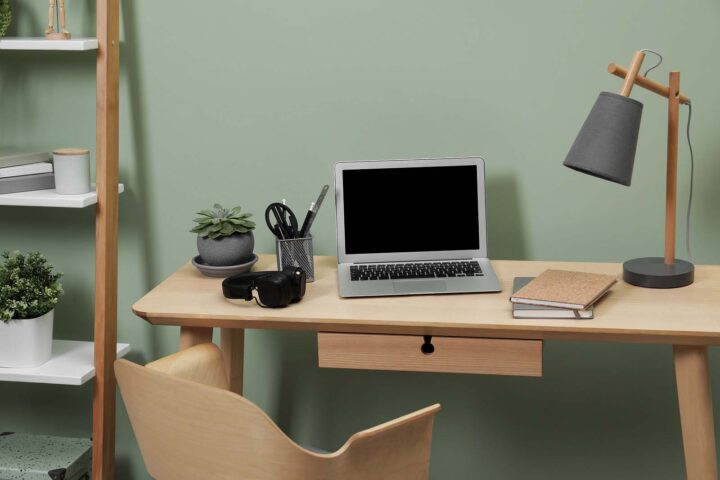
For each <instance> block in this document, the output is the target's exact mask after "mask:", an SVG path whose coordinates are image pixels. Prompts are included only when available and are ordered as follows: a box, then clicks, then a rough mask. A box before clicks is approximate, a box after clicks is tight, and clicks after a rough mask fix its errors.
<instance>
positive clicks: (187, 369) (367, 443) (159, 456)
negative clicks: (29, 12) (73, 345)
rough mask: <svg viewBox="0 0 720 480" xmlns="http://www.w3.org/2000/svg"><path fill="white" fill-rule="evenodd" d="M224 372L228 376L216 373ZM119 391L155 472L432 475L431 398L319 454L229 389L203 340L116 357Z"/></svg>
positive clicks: (172, 477) (374, 478) (230, 478)
mask: <svg viewBox="0 0 720 480" xmlns="http://www.w3.org/2000/svg"><path fill="white" fill-rule="evenodd" d="M220 372H222V375H220ZM115 373H116V375H117V380H118V384H119V386H120V391H121V392H122V396H123V400H124V402H125V406H126V407H127V410H128V414H129V416H130V420H131V423H132V426H133V430H134V432H135V436H136V438H137V441H138V444H139V446H140V450H141V452H142V455H143V459H144V461H145V466H146V467H147V469H148V471H149V472H150V475H151V476H152V477H153V478H155V479H157V480H191V479H192V480H195V479H197V478H212V479H217V480H244V479H252V480H308V479H313V480H338V479H343V480H391V479H392V480H426V479H427V478H428V475H429V463H430V445H431V440H432V426H433V419H434V416H435V414H436V413H437V412H438V411H439V410H440V405H433V406H431V407H427V408H425V409H422V410H419V411H417V412H414V413H412V414H409V415H406V416H404V417H401V418H398V419H396V420H393V421H390V422H387V423H385V424H382V425H379V426H377V427H374V428H371V429H368V430H365V431H362V432H359V433H356V434H355V435H353V436H352V437H351V438H350V439H349V440H348V441H347V442H346V443H345V445H343V446H342V447H341V448H340V449H339V450H338V451H337V452H335V453H330V454H318V453H314V452H312V451H310V450H307V449H305V448H302V447H301V446H299V445H297V444H296V443H295V442H293V441H292V440H291V439H290V438H288V437H287V436H286V435H285V434H284V433H283V432H282V431H281V430H280V429H279V428H278V427H277V425H275V423H273V421H272V420H271V419H270V418H269V417H268V416H267V415H266V414H265V413H264V412H263V411H262V410H260V408H258V407H257V406H256V405H254V404H253V403H252V402H250V401H248V400H246V399H245V398H243V397H241V396H240V395H237V394H234V393H232V392H229V391H227V390H226V388H227V378H226V377H225V376H224V368H223V364H222V354H221V352H220V351H219V349H217V347H216V346H214V345H213V344H205V345H198V346H196V347H192V348H190V349H187V350H183V351H182V352H180V353H177V354H174V355H171V356H170V357H166V358H164V359H161V360H159V361H157V362H153V363H152V364H149V365H148V367H142V366H139V365H136V364H134V363H131V362H128V361H127V360H118V361H117V362H115Z"/></svg>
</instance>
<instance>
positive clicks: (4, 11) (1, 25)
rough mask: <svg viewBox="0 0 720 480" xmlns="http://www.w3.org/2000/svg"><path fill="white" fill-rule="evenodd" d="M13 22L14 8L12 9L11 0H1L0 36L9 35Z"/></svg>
mask: <svg viewBox="0 0 720 480" xmlns="http://www.w3.org/2000/svg"><path fill="white" fill-rule="evenodd" d="M11 23H12V10H11V9H10V0H0V38H3V37H4V36H5V35H7V32H8V29H9V28H10V24H11Z"/></svg>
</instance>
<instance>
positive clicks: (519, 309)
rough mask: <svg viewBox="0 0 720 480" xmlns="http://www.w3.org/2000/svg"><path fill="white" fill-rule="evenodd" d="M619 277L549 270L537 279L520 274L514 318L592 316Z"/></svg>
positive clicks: (513, 302)
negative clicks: (596, 306)
mask: <svg viewBox="0 0 720 480" xmlns="http://www.w3.org/2000/svg"><path fill="white" fill-rule="evenodd" d="M616 281H617V279H616V278H615V277H614V276H612V275H600V274H597V273H583V272H569V271H565V270H546V271H544V272H543V273H541V274H540V275H539V276H538V277H537V278H533V277H517V278H515V282H514V284H513V296H512V297H510V301H511V302H512V304H513V317H514V318H575V319H581V318H582V319H588V318H593V306H594V305H595V303H596V302H597V301H598V300H600V299H601V298H602V297H603V296H604V295H605V294H606V293H607V291H608V290H610V287H612V286H613V285H614V284H615V282H616Z"/></svg>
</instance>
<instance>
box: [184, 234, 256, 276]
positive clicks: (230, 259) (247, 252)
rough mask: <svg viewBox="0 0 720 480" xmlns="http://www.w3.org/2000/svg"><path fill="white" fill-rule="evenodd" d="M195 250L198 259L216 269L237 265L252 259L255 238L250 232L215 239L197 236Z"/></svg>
mask: <svg viewBox="0 0 720 480" xmlns="http://www.w3.org/2000/svg"><path fill="white" fill-rule="evenodd" d="M197 248H198V253H199V254H200V257H201V258H202V259H203V261H204V262H205V263H207V264H208V265H212V266H216V267H224V266H228V265H239V264H241V263H245V262H247V261H249V260H250V259H251V258H252V254H253V249H254V248H255V237H254V236H253V233H252V232H248V233H233V234H232V235H230V236H229V237H220V238H216V239H212V238H210V237H204V238H203V237H201V236H200V235H198V237H197Z"/></svg>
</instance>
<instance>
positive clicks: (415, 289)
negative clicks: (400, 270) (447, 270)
mask: <svg viewBox="0 0 720 480" xmlns="http://www.w3.org/2000/svg"><path fill="white" fill-rule="evenodd" d="M393 288H394V289H395V293H434V292H447V284H446V282H445V281H444V280H401V281H395V282H393Z"/></svg>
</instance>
